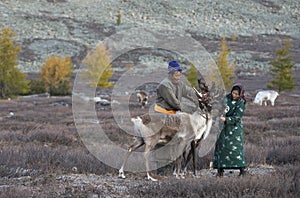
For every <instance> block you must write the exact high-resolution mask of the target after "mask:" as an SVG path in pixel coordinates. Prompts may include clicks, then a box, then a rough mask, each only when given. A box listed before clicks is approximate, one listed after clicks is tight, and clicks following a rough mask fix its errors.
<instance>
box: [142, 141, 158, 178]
mask: <svg viewBox="0 0 300 198" xmlns="http://www.w3.org/2000/svg"><path fill="white" fill-rule="evenodd" d="M153 147H154V146H153ZM151 148H152V146H151V145H146V148H145V153H144V157H145V163H146V170H147V179H148V180H151V181H157V179H155V178H153V177H151V176H150V173H149V170H150V168H149V154H150V151H151Z"/></svg>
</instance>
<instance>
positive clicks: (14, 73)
mask: <svg viewBox="0 0 300 198" xmlns="http://www.w3.org/2000/svg"><path fill="white" fill-rule="evenodd" d="M15 35H16V34H15V32H14V31H13V30H11V29H10V28H8V27H3V28H1V29H0V98H12V97H17V96H19V95H27V94H39V93H45V92H48V93H49V94H50V95H69V94H71V89H72V83H71V77H72V76H73V74H74V71H73V64H72V60H71V57H70V56H66V57H61V56H59V55H56V56H55V55H50V56H49V57H48V58H47V59H46V60H45V62H44V63H43V64H42V65H41V67H40V70H39V75H38V79H32V80H27V75H26V74H25V73H22V72H21V71H20V70H19V69H18V56H19V52H20V51H21V48H20V46H18V45H17V43H16V41H15V39H14V37H15ZM234 38H235V37H234ZM291 47H292V44H291V42H290V40H285V41H284V45H283V47H282V48H280V49H276V57H275V59H274V60H272V61H270V64H271V66H272V67H271V69H270V74H271V75H272V77H273V78H272V80H271V81H270V82H269V84H268V87H269V88H273V89H276V90H278V91H279V92H281V91H284V90H293V89H294V88H295V86H296V83H295V79H294V78H293V76H292V74H293V69H294V67H295V65H294V63H293V59H292V56H291V54H290V49H291ZM219 50H220V54H219V56H218V58H217V59H216V64H217V66H218V69H219V72H220V75H221V77H222V80H223V83H224V86H225V88H229V87H231V86H232V83H233V82H234V81H235V80H236V76H235V69H236V67H235V65H234V64H233V63H232V62H230V61H229V60H228V55H229V54H230V49H229V48H228V47H227V41H226V38H225V37H223V38H222V39H221V44H220V47H219ZM110 62H111V59H110V55H109V52H108V50H107V49H106V48H105V47H104V46H102V45H98V46H97V47H96V48H95V49H94V50H93V51H91V52H90V53H89V54H88V55H87V57H86V58H85V59H84V61H83V64H85V65H86V66H87V68H88V69H87V70H86V71H85V74H86V75H85V76H86V77H87V78H89V80H90V86H93V87H101V88H111V87H113V83H112V82H110V81H109V79H110V78H111V77H112V75H113V72H114V71H113V69H112V66H111V63H110ZM196 73H197V70H196V68H195V66H194V65H191V67H190V70H189V71H188V72H187V79H188V80H189V81H190V82H191V84H192V85H193V83H195V82H196V81H195V80H196V78H197V74H196ZM99 76H101V77H99ZM211 80H213V79H211Z"/></svg>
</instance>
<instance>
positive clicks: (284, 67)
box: [268, 40, 296, 92]
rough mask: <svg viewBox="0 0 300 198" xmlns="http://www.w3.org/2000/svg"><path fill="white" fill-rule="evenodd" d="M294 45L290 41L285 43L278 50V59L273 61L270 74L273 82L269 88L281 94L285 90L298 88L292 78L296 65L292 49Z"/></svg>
mask: <svg viewBox="0 0 300 198" xmlns="http://www.w3.org/2000/svg"><path fill="white" fill-rule="evenodd" d="M291 47H292V44H291V42H290V40H285V41H284V46H283V47H282V48H281V49H276V58H275V60H273V61H271V62H270V63H271V65H272V67H271V70H270V73H271V75H272V76H273V80H271V81H270V83H269V84H268V88H271V89H276V90H278V91H279V92H281V91H284V90H293V89H294V87H295V86H296V83H295V79H294V78H293V76H292V69H293V68H294V67H295V65H294V64H293V63H292V57H291V55H290V48H291Z"/></svg>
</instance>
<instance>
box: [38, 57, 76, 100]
mask: <svg viewBox="0 0 300 198" xmlns="http://www.w3.org/2000/svg"><path fill="white" fill-rule="evenodd" d="M72 74H73V69H72V61H71V58H70V57H65V58H62V57H60V56H49V57H48V58H47V60H46V61H45V63H44V64H43V65H42V67H41V69H40V81H42V82H43V83H44V84H45V87H46V91H47V92H49V93H50V94H51V95H68V94H70V88H71V85H72V84H71V82H70V78H71V76H72Z"/></svg>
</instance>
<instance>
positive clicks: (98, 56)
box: [83, 45, 113, 89]
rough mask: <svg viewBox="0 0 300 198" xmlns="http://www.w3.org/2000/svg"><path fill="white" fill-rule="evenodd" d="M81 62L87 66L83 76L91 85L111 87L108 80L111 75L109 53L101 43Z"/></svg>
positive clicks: (111, 84)
mask: <svg viewBox="0 0 300 198" xmlns="http://www.w3.org/2000/svg"><path fill="white" fill-rule="evenodd" d="M83 63H84V64H85V65H86V66H87V67H88V70H87V71H86V72H85V76H86V77H87V78H88V79H89V80H90V85H91V86H92V87H98V86H99V87H101V88H103V89H105V88H110V87H113V83H112V82H109V79H110V78H111V77H112V75H113V70H112V68H111V67H112V66H111V64H110V55H109V53H108V50H107V49H106V48H105V47H104V46H103V45H98V46H97V47H96V49H95V50H94V51H92V52H91V53H90V54H88V55H87V57H86V58H85V60H84V61H83Z"/></svg>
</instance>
